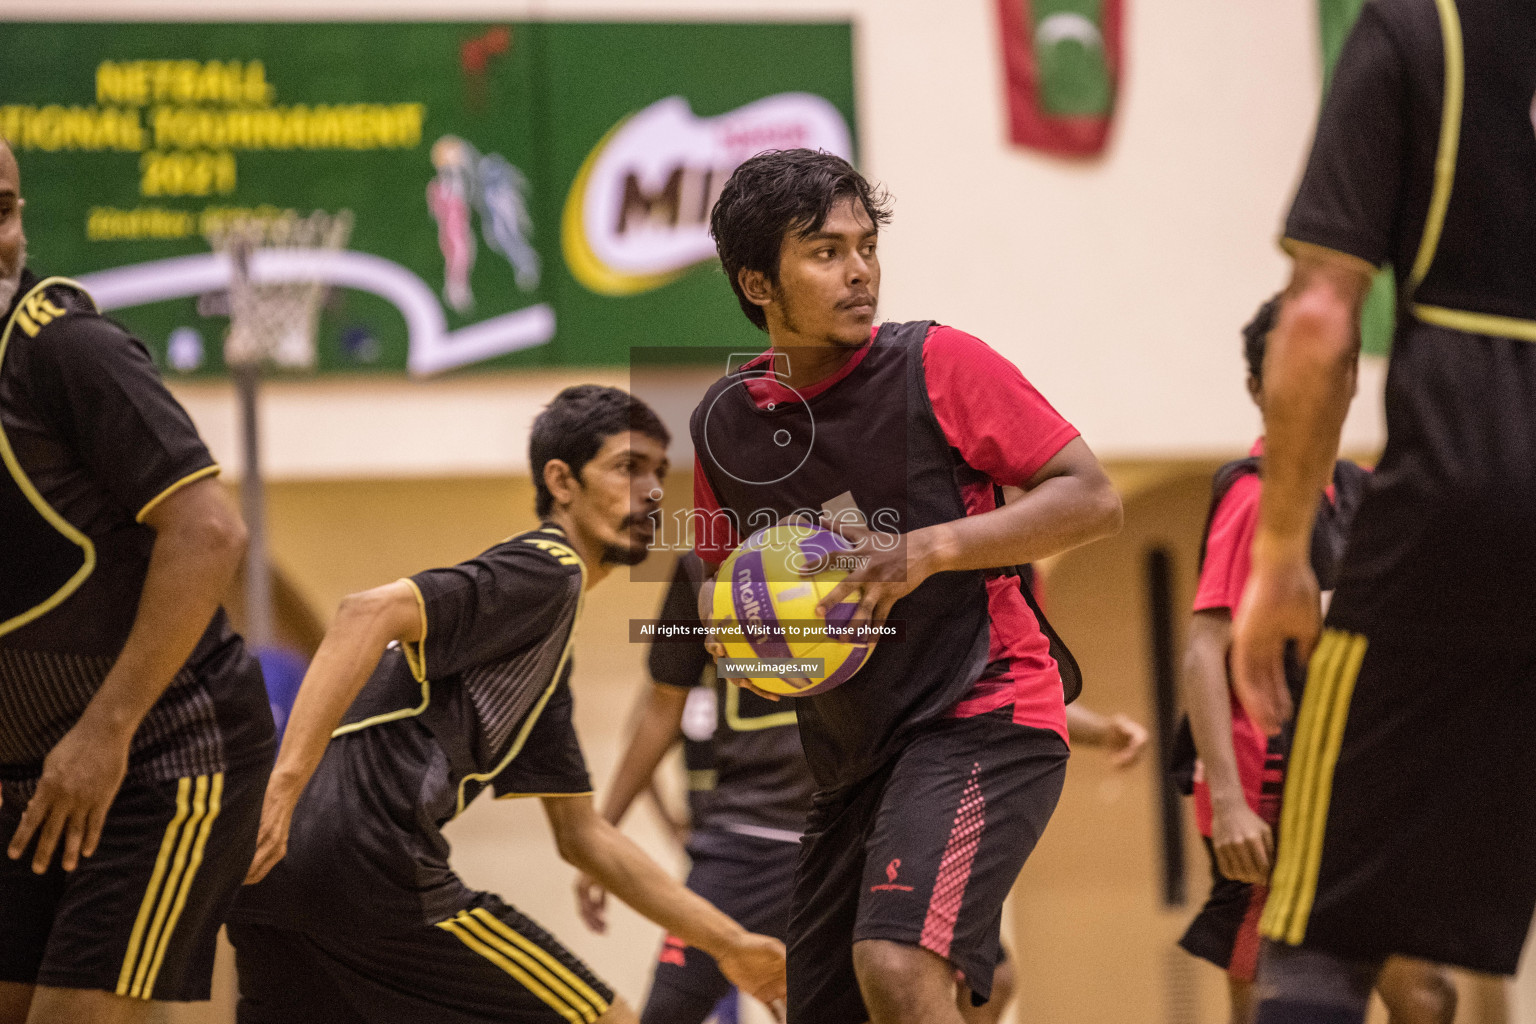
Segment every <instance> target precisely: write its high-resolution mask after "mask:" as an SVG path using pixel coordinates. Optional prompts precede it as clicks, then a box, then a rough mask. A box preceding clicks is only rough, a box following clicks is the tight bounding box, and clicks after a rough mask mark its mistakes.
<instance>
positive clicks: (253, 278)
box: [205, 210, 352, 649]
mask: <svg viewBox="0 0 1536 1024" xmlns="http://www.w3.org/2000/svg"><path fill="white" fill-rule="evenodd" d="M351 234H352V211H351V210H342V211H340V212H339V213H327V212H325V211H324V210H316V211H315V212H313V213H311V214H310V215H309V216H307V217H300V216H299V215H298V214H297V213H296V212H294V211H293V210H286V211H284V212H282V213H280V214H278V215H277V216H275V217H251V216H246V217H229V218H220V219H217V220H215V221H213V222H212V223H211V224H209V225H208V228H207V230H206V232H205V235H206V237H207V239H208V244H209V245H211V246H212V247H213V251H214V252H216V253H221V254H223V255H225V256H228V257H229V261H230V273H229V289H228V296H229V307H228V313H229V334H228V336H227V337H226V338H225V339H224V365H225V366H227V367H228V368H229V372H230V376H231V377H233V378H234V384H235V395H236V397H237V399H238V401H239V406H240V442H241V443H240V447H241V452H242V456H243V459H242V461H243V462H244V473H243V475H242V476H241V480H240V498H241V502H240V503H241V506H242V510H243V512H244V514H245V523H246V528H247V530H248V536H249V540H248V542H247V544H246V552H245V558H246V562H245V613H246V626H245V634H246V639H247V640H248V641H249V642H250V643H251V644H252V646H253V647H255V648H257V649H259V648H261V647H265V646H266V645H268V644H270V643H271V642H272V636H273V630H272V585H271V579H270V577H269V576H268V574H267V530H266V500H265V495H264V493H263V489H262V479H261V443H260V436H261V428H260V423H259V418H258V409H259V403H258V401H257V393H258V390H259V388H260V384H261V371H262V368H263V367H264V366H268V365H271V366H276V367H280V368H282V369H287V370H307V369H313V368H314V365H315V330H316V328H317V327H318V325H319V320H320V300H321V298H322V297H323V296H324V295H325V291H326V286H325V285H324V284H322V283H321V282H320V281H319V280H318V279H316V278H315V277H314V275H313V274H308V275H295V274H294V273H293V264H294V263H296V262H297V263H302V262H303V261H302V259H301V257H307V256H313V255H315V254H317V253H322V252H336V251H337V250H339V249H341V248H342V247H343V246H344V245H346V244H347V239H348V238H349V237H350V236H351ZM285 265H286V266H285Z"/></svg>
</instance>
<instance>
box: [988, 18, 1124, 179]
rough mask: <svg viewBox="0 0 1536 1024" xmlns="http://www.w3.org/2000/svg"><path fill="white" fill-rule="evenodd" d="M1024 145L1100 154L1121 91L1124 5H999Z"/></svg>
mask: <svg viewBox="0 0 1536 1024" xmlns="http://www.w3.org/2000/svg"><path fill="white" fill-rule="evenodd" d="M996 2H997V10H998V21H999V24H1000V28H1001V31H1002V42H1003V65H1004V68H1005V69H1006V72H1007V83H1008V121H1009V127H1010V130H1011V134H1012V137H1013V141H1014V142H1015V143H1016V144H1017V145H1020V146H1029V147H1031V148H1034V149H1040V150H1044V151H1045V152H1047V153H1055V154H1057V155H1058V156H1096V155H1097V154H1099V153H1100V152H1102V151H1103V149H1104V144H1105V142H1106V141H1107V140H1108V138H1109V126H1110V123H1111V121H1112V120H1113V118H1114V112H1115V96H1116V94H1117V93H1118V92H1119V87H1120V71H1121V25H1122V20H1123V19H1122V13H1123V7H1124V0H996Z"/></svg>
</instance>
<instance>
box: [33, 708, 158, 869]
mask: <svg viewBox="0 0 1536 1024" xmlns="http://www.w3.org/2000/svg"><path fill="white" fill-rule="evenodd" d="M130 739H131V735H130V736H126V737H125V736H120V735H118V734H116V733H114V732H110V731H103V730H100V729H97V728H96V727H95V726H93V725H92V724H91V723H90V722H89V721H88V720H87V719H85V718H82V719H81V720H80V721H78V722H76V723H75V726H74V728H72V729H70V730H69V732H67V733H65V734H64V738H63V739H61V740H59V742H58V743H57V744H55V746H54V748H53V749H52V750H50V751H49V752H48V757H47V758H46V759H45V760H44V761H43V776H42V779H41V780H39V782H38V784H37V792H35V793H34V794H33V795H32V799H31V800H29V801H28V802H27V809H26V810H25V811H23V812H22V815H21V822H20V823H19V824H18V825H17V826H16V832H15V833H14V834H13V835H12V836H11V844H10V849H9V850H8V853H9V855H10V858H11V859H12V860H20V859H21V855H22V854H23V853H25V852H26V850H27V844H29V843H30V842H32V838H33V836H36V837H37V849H36V850H35V851H34V852H33V854H32V870H33V871H35V872H37V873H38V874H42V873H43V872H45V871H47V870H48V864H49V862H51V861H52V860H53V853H54V850H56V849H58V848H59V840H60V839H62V840H63V841H64V846H63V850H62V852H61V854H60V863H61V864H62V865H63V867H64V870H65V871H73V870H75V868H76V867H77V866H79V864H80V858H81V857H89V856H91V855H92V854H94V853H95V852H96V844H97V843H98V842H100V841H101V829H102V826H103V825H104V824H105V823H106V820H107V810H108V809H109V808H110V807H111V806H112V801H113V800H114V799H116V797H117V790H118V787H120V786H121V785H122V784H123V776H124V775H126V774H128V744H129V741H130Z"/></svg>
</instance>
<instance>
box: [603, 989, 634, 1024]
mask: <svg viewBox="0 0 1536 1024" xmlns="http://www.w3.org/2000/svg"><path fill="white" fill-rule="evenodd" d="M597 1024H640V1018H639V1017H636V1016H635V1011H634V1010H632V1009H630V1007H629V1004H628V1003H626V1002H625V1001H624V1000H623V999H620V998H619V997H618V996H614V997H613V1002H611V1003H609V1004H608V1012H607V1013H605V1014H603V1015H602V1016H601V1017H599V1018H597Z"/></svg>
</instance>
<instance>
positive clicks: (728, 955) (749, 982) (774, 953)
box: [715, 932, 787, 1020]
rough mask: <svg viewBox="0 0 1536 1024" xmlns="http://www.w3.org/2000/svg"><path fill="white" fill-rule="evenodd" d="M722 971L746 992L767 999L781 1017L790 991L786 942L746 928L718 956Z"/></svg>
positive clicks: (759, 998) (760, 1000)
mask: <svg viewBox="0 0 1536 1024" xmlns="http://www.w3.org/2000/svg"><path fill="white" fill-rule="evenodd" d="M715 962H716V963H717V964H719V965H720V973H722V974H724V975H725V976H726V977H727V978H729V979H730V980H731V983H732V984H733V985H735V986H736V987H737V988H739V989H741V990H742V991H743V992H745V993H747V994H748V995H750V996H752V997H753V998H755V999H757V1000H758V1001H759V1002H762V1003H766V1004H767V1005H768V1006H769V1007H771V1008H772V1009H773V1010H774V1013H775V1014H776V1015H777V1016H778V1017H779V1019H780V1020H783V1019H784V1015H783V1013H782V1010H783V1006H784V995H785V992H786V991H787V989H786V981H785V974H784V943H782V942H780V941H779V940H778V939H772V938H769V937H768V936H766V935H754V934H752V933H751V932H744V933H743V934H742V935H741V937H740V938H738V939H737V940H736V941H735V942H733V943H732V944H731V948H730V949H729V950H727V951H726V952H725V953H723V954H721V955H720V956H718V957H716V958H715Z"/></svg>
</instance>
